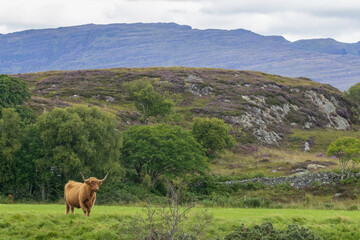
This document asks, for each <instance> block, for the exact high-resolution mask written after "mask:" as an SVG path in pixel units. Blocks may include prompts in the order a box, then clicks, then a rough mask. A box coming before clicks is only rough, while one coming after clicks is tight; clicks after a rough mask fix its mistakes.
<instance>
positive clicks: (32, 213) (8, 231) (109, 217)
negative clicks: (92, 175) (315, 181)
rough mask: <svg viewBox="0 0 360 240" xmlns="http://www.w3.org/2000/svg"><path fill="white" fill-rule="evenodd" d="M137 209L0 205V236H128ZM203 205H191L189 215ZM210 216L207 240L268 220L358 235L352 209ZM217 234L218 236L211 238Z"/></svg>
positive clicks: (215, 212) (219, 211) (329, 234)
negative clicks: (86, 213)
mask: <svg viewBox="0 0 360 240" xmlns="http://www.w3.org/2000/svg"><path fill="white" fill-rule="evenodd" d="M142 209H143V208H142V207H133V206H97V205H95V206H94V208H93V211H92V213H91V216H90V217H84V216H83V214H82V212H81V210H80V209H76V210H75V214H74V215H69V216H65V206H64V205H58V204H51V205H40V204H34V205H28V204H0V239H132V238H131V222H132V220H133V218H134V217H135V216H137V215H139V214H142V213H143V211H142ZM201 210H203V208H194V209H192V211H191V214H194V213H196V212H197V211H201ZM208 212H209V213H210V214H212V216H213V220H212V222H211V224H210V226H209V227H208V235H207V239H222V238H223V237H224V236H225V235H226V234H228V233H230V232H231V231H232V230H233V229H234V228H235V227H237V226H240V225H241V224H245V225H246V226H251V225H254V224H260V223H263V222H265V221H270V222H272V223H273V224H274V226H275V227H276V228H285V227H286V226H287V225H289V224H298V225H301V226H304V227H308V228H311V229H312V230H314V231H315V232H316V233H317V234H319V235H320V236H321V237H323V238H324V239H327V240H330V239H334V240H335V239H337V240H338V239H348V240H349V239H360V231H359V225H360V214H359V212H358V211H339V210H309V209H306V210H305V209H304V210H302V209H244V208H208ZM217 237H218V238H217Z"/></svg>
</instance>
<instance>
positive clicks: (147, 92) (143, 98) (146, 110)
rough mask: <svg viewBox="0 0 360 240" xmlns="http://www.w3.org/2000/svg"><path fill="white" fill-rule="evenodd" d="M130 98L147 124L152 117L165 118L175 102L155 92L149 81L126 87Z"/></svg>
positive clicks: (141, 81) (141, 80) (133, 83)
mask: <svg viewBox="0 0 360 240" xmlns="http://www.w3.org/2000/svg"><path fill="white" fill-rule="evenodd" d="M125 87H126V88H128V91H129V96H130V98H131V99H132V100H134V102H135V107H136V108H137V109H138V110H139V111H140V112H141V113H142V114H143V118H144V121H145V122H147V120H148V118H149V117H150V116H165V115H167V114H168V113H170V112H171V110H172V107H173V106H174V102H173V101H172V100H171V99H169V98H166V95H164V94H163V93H159V92H157V91H155V88H154V86H153V85H152V83H151V81H149V80H143V79H140V80H137V81H134V82H132V83H128V84H127V85H125Z"/></svg>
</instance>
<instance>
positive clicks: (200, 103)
mask: <svg viewBox="0 0 360 240" xmlns="http://www.w3.org/2000/svg"><path fill="white" fill-rule="evenodd" d="M16 76H18V77H20V78H22V79H24V80H26V81H27V82H28V83H29V86H30V88H31V89H32V91H33V93H34V94H35V95H34V97H33V98H32V100H31V101H30V102H29V103H28V104H29V105H30V106H31V107H32V108H33V109H36V110H37V111H43V110H44V109H48V110H49V109H51V108H52V107H54V106H58V107H64V106H71V105H74V104H87V105H89V106H91V105H97V106H100V107H101V108H104V109H106V110H107V111H110V112H113V113H114V114H116V115H117V116H118V119H119V121H120V124H122V125H123V126H125V127H126V126H127V125H132V124H136V123H139V119H140V113H139V112H137V111H136V109H135V108H134V105H133V103H132V101H131V100H130V99H129V96H128V93H127V92H126V91H125V90H124V88H123V84H124V83H126V82H129V81H133V80H136V79H140V78H144V77H146V78H153V79H157V80H158V81H157V84H158V85H162V86H165V87H166V89H168V90H169V91H170V92H173V93H179V94H181V95H182V98H183V99H184V101H183V102H182V103H181V104H180V105H179V106H177V108H176V110H177V112H178V113H180V114H181V115H182V116H183V119H184V120H183V121H180V122H178V123H174V124H182V125H184V126H185V127H189V125H190V124H191V122H192V119H193V118H194V117H196V116H208V117H218V118H222V119H224V120H225V121H226V122H228V123H231V124H232V125H233V126H234V127H235V128H237V127H239V128H242V129H243V130H244V131H245V132H247V133H248V136H247V141H250V142H257V143H261V144H279V143H281V141H282V140H283V139H284V136H285V135H286V133H288V132H289V131H290V129H292V128H300V129H312V128H333V129H337V130H345V129H347V128H349V127H350V125H351V124H352V123H354V122H356V121H357V120H356V118H354V117H353V116H354V115H356V113H354V112H353V109H352V106H351V104H350V103H349V102H348V101H346V100H345V99H343V98H342V95H341V92H340V91H338V90H337V89H335V88H333V87H331V86H330V85H323V84H320V83H317V82H313V81H311V80H309V79H304V78H298V79H294V78H287V77H281V76H278V75H270V74H265V73H262V72H252V71H235V70H222V69H200V68H113V69H101V70H84V71H50V72H42V73H31V74H20V75H16ZM152 121H153V122H159V121H160V122H161V121H174V120H171V119H168V120H164V119H153V120H152ZM175 122H176V121H175Z"/></svg>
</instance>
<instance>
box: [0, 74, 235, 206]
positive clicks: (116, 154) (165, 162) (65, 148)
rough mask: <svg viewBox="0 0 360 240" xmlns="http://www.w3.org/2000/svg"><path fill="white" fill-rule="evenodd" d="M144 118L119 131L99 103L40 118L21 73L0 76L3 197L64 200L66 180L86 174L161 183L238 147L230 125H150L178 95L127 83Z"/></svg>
mask: <svg viewBox="0 0 360 240" xmlns="http://www.w3.org/2000/svg"><path fill="white" fill-rule="evenodd" d="M127 88H128V89H129V95H130V97H131V98H132V99H133V100H134V103H135V106H136V107H137V108H138V109H139V111H141V112H142V113H143V124H142V125H135V126H132V127H130V128H129V129H127V130H125V131H120V130H119V126H118V123H117V121H116V119H115V116H114V115H112V114H110V113H108V112H106V111H103V110H101V109H99V108H97V107H88V106H77V107H68V108H55V109H53V110H52V111H51V112H45V113H43V114H41V115H40V116H35V114H34V113H33V112H32V111H31V110H30V109H29V108H27V107H25V106H24V104H23V103H24V102H26V101H27V100H28V99H29V98H30V96H31V92H30V91H29V90H28V88H27V86H26V83H25V82H24V81H22V80H21V79H18V78H15V77H12V76H8V75H0V107H1V119H0V195H4V196H8V195H10V194H11V195H13V196H14V198H15V199H16V200H19V199H33V200H44V201H45V200H53V201H56V200H57V199H59V198H61V197H62V195H63V188H64V185H65V183H66V182H67V181H69V180H80V175H79V172H83V173H84V174H85V175H86V176H97V177H100V178H101V177H103V176H104V175H105V174H106V173H107V172H109V173H110V176H111V177H110V178H109V179H111V181H110V184H111V182H113V183H115V182H121V181H124V179H126V181H130V182H133V183H138V184H146V185H148V186H150V187H151V188H154V189H155V188H156V187H157V186H158V184H159V183H161V182H162V181H163V179H164V178H166V179H170V180H171V179H178V178H181V179H186V178H187V177H188V176H191V175H201V174H204V173H205V172H207V171H208V162H209V159H211V158H212V157H213V156H214V154H215V153H216V152H218V151H221V150H222V149H224V148H230V147H232V146H234V144H235V140H234V138H233V137H232V136H231V135H230V130H231V127H230V126H229V125H227V124H226V123H224V121H222V120H219V119H215V118H213V119H209V118H204V119H202V118H198V119H195V121H194V124H193V129H192V130H185V129H183V128H181V127H178V126H170V125H167V124H158V125H146V123H147V119H148V117H149V116H156V115H166V114H168V113H170V112H171V111H172V107H173V106H174V105H175V104H176V101H177V99H179V97H178V96H170V95H166V94H160V93H159V92H157V91H155V89H154V87H153V85H152V83H151V82H149V81H148V80H144V81H134V82H133V83H129V84H128V86H127Z"/></svg>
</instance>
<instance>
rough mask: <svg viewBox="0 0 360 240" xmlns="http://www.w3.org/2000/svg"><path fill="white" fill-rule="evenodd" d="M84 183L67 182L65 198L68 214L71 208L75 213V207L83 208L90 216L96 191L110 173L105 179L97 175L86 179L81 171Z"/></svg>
mask: <svg viewBox="0 0 360 240" xmlns="http://www.w3.org/2000/svg"><path fill="white" fill-rule="evenodd" d="M80 174H81V176H82V179H83V181H84V183H80V182H75V181H69V182H68V183H67V184H65V190H64V198H65V205H66V215H67V214H68V213H69V210H70V209H71V213H74V208H81V209H82V210H83V212H84V214H85V216H86V215H87V216H90V211H91V208H92V206H94V204H95V200H96V192H97V191H99V186H100V185H101V184H102V183H103V181H105V179H106V178H107V176H108V174H106V176H105V177H104V179H102V180H99V179H97V178H96V177H91V178H89V179H85V177H84V175H83V174H82V173H80Z"/></svg>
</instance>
